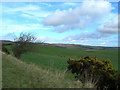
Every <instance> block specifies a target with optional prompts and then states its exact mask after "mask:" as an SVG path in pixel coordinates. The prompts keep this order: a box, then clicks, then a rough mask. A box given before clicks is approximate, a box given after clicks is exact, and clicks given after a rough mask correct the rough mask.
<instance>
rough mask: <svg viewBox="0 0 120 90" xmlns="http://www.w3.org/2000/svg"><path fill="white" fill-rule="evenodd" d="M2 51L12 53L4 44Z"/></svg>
mask: <svg viewBox="0 0 120 90" xmlns="http://www.w3.org/2000/svg"><path fill="white" fill-rule="evenodd" d="M2 51H3V52H5V53H6V54H10V53H9V51H8V50H7V48H6V47H5V46H2Z"/></svg>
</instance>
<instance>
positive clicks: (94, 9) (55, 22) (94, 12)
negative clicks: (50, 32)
mask: <svg viewBox="0 0 120 90" xmlns="http://www.w3.org/2000/svg"><path fill="white" fill-rule="evenodd" d="M112 9H113V7H112V6H111V3H109V2H107V1H94V0H92V1H90V2H83V3H82V5H81V6H79V7H77V8H75V9H72V8H70V9H69V10H64V11H60V10H56V11H55V12H54V13H53V14H51V15H49V16H47V17H46V18H45V19H44V20H43V23H44V25H48V26H49V25H50V26H58V27H57V28H56V31H58V32H64V31H66V30H70V29H76V28H79V29H81V28H85V27H86V26H89V25H92V24H94V23H96V22H98V21H101V20H103V19H104V18H107V17H106V16H108V15H109V14H110V11H111V10H112ZM60 25H64V26H63V27H59V26H60Z"/></svg>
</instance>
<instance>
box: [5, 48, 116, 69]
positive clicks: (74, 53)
mask: <svg viewBox="0 0 120 90" xmlns="http://www.w3.org/2000/svg"><path fill="white" fill-rule="evenodd" d="M7 48H8V50H9V51H10V52H11V46H7ZM11 53H12V52H11ZM82 56H91V57H94V56H97V58H98V59H99V60H104V59H110V60H111V64H112V65H113V67H114V68H116V69H118V50H117V49H111V50H102V49H100V50H99V49H98V50H95V51H94V52H87V51H86V50H85V49H82V48H78V49H74V48H60V47H54V46H36V47H35V48H34V49H33V51H32V52H27V53H25V54H22V58H21V59H22V60H23V61H25V62H27V63H34V64H36V65H38V66H39V65H40V66H43V67H45V68H53V69H58V70H62V71H64V70H65V68H66V67H67V65H68V64H67V60H68V59H69V58H75V59H80V58H81V57H82Z"/></svg>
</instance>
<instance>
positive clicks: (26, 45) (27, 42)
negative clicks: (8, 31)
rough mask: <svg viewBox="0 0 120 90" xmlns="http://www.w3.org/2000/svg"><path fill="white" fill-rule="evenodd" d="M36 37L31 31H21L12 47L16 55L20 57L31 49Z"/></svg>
mask: <svg viewBox="0 0 120 90" xmlns="http://www.w3.org/2000/svg"><path fill="white" fill-rule="evenodd" d="M35 39H36V38H35V37H34V36H33V35H32V34H31V33H21V34H20V36H19V37H18V38H15V43H14V45H13V47H12V51H13V53H14V56H15V57H17V58H20V57H21V54H23V53H25V52H28V51H30V50H31V48H32V47H33V44H32V42H33V41H34V40H35Z"/></svg>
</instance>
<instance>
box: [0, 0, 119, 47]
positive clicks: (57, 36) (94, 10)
mask: <svg viewBox="0 0 120 90" xmlns="http://www.w3.org/2000/svg"><path fill="white" fill-rule="evenodd" d="M118 15H119V14H118V3H117V2H112V3H111V2H108V1H95V0H92V1H90V2H74V3H73V2H72V3H68V2H67V3H66V2H49V3H48V2H44V3H43V2H19V3H18V2H14V4H13V2H11V3H8V2H4V3H2V27H1V29H0V30H1V31H2V35H1V36H0V37H1V38H2V39H4V40H13V38H14V37H16V36H18V35H19V34H20V32H30V33H33V34H35V36H36V37H37V38H38V39H37V41H41V40H42V41H45V42H46V43H67V44H82V45H92V46H115V47H117V46H118Z"/></svg>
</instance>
